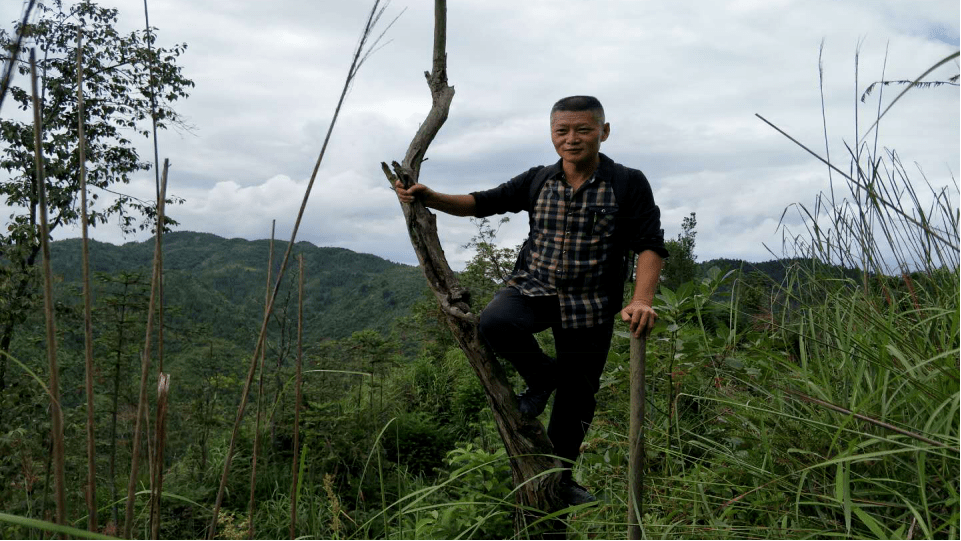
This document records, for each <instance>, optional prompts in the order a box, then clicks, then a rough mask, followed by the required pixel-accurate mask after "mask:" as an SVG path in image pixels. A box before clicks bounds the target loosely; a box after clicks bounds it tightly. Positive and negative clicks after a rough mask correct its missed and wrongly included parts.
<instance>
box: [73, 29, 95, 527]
mask: <svg viewBox="0 0 961 541" xmlns="http://www.w3.org/2000/svg"><path fill="white" fill-rule="evenodd" d="M82 59H83V30H82V29H79V28H78V29H77V135H78V139H79V142H78V144H77V149H78V152H79V154H80V156H79V158H78V161H79V165H80V229H81V233H82V237H83V240H82V242H81V250H82V252H83V254H82V266H83V340H84V363H85V364H84V366H85V379H86V381H85V388H86V392H87V529H88V530H90V531H91V532H95V531H97V463H96V458H97V457H96V439H95V436H94V422H93V315H92V314H93V290H92V289H91V288H90V246H89V235H88V232H87V229H88V227H89V224H88V223H87V222H88V220H87V149H86V144H87V141H86V137H85V136H84V131H83V130H84V125H83V118H84V117H83V66H82V64H81V61H82Z"/></svg>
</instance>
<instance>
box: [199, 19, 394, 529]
mask: <svg viewBox="0 0 961 541" xmlns="http://www.w3.org/2000/svg"><path fill="white" fill-rule="evenodd" d="M379 5H380V0H375V1H374V5H373V7H372V8H371V11H370V14H369V16H368V18H367V24H366V25H365V26H364V31H363V33H362V34H361V38H360V42H359V43H358V44H357V49H356V50H355V51H354V57H353V60H352V62H351V65H350V68H349V70H348V72H347V77H346V79H345V80H344V87H343V89H342V90H341V93H340V99H339V100H338V102H337V107H336V108H335V109H334V116H333V117H332V118H331V120H330V125H329V126H328V128H327V135H326V136H325V137H324V143H323V145H322V146H321V148H320V156H318V157H317V162H316V163H315V164H314V170H313V172H312V173H311V175H310V180H309V181H308V182H307V190H306V191H305V193H304V198H303V201H301V203H300V210H299V211H298V213H297V220H296V221H295V222H294V228H293V231H292V232H291V235H290V243H289V244H288V245H287V250H286V251H285V252H284V257H283V260H282V261H281V264H280V270H279V271H278V274H277V279H276V280H275V281H274V290H273V293H272V294H271V296H270V309H271V310H272V309H273V305H274V301H275V299H276V298H277V291H278V290H279V289H280V284H281V282H282V281H283V278H284V272H285V271H286V270H287V262H288V261H289V259H290V253H291V251H292V250H293V248H294V243H295V242H296V240H297V231H298V230H299V229H300V223H301V221H303V218H304V211H305V210H306V208H307V201H308V200H309V199H310V192H311V190H312V189H313V187H314V182H315V181H316V180H317V173H318V171H319V170H320V164H321V163H322V162H323V160H324V155H325V154H326V152H327V145H328V144H329V143H330V136H331V134H332V133H333V131H334V125H335V124H336V123H337V118H338V117H339V116H340V109H341V107H342V106H343V104H344V100H345V99H346V98H347V91H348V90H349V89H350V84H351V82H352V81H353V80H354V77H355V76H356V75H357V70H359V69H360V66H361V65H362V64H363V63H364V60H366V59H367V58H368V56H369V55H370V47H375V46H376V45H377V43H378V41H379V39H378V40H377V41H374V43H373V44H372V45H370V47H368V38H369V37H370V34H371V32H372V31H373V28H374V25H375V24H376V23H377V21H378V20H379V19H380V16H381V14H382V13H383V9H380V10H378V6H379ZM269 312H270V310H268V313H269ZM266 333H267V318H264V321H263V322H262V323H261V325H260V334H259V337H258V338H257V345H256V346H255V347H254V354H253V357H252V358H251V361H250V368H249V370H248V371H247V379H246V381H245V382H244V389H243V392H242V393H241V398H240V405H239V406H238V407H237V416H236V417H235V418H234V428H233V431H232V432H231V435H230V443H229V444H228V446H227V456H226V457H224V470H223V473H222V475H221V476H220V487H219V488H218V489H217V498H216V500H215V501H214V509H213V513H212V517H211V521H210V527H209V528H208V529H207V538H208V539H213V538H214V536H216V534H217V519H218V517H219V516H220V505H221V504H222V503H223V497H224V490H225V489H226V487H227V476H228V475H229V474H230V464H231V462H232V461H233V454H234V446H235V445H236V443H237V435H238V433H239V431H240V422H241V421H242V420H243V417H244V411H245V410H246V408H247V399H248V397H249V396H250V386H251V385H252V384H253V380H254V374H255V373H256V369H257V358H258V357H259V356H260V354H261V351H262V349H263V347H264V339H265V336H266Z"/></svg>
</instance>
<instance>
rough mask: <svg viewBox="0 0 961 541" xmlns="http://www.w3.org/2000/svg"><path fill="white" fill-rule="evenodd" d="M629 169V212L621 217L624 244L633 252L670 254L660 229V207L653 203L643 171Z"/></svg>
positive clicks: (666, 255) (649, 186)
mask: <svg viewBox="0 0 961 541" xmlns="http://www.w3.org/2000/svg"><path fill="white" fill-rule="evenodd" d="M629 171H630V182H629V186H630V187H631V188H632V189H631V191H630V195H629V199H630V201H629V205H628V208H629V209H630V210H629V213H628V214H627V215H626V216H624V217H623V219H624V221H625V222H626V223H625V224H624V228H623V231H624V246H625V247H626V248H627V249H628V250H631V251H633V252H635V253H638V254H639V253H641V252H643V251H645V250H653V251H654V252H655V253H657V254H658V255H659V256H661V257H662V258H667V257H669V256H670V254H669V253H668V251H667V248H665V246H664V230H663V229H661V209H659V208H658V206H657V205H656V204H654V194H653V192H652V191H651V185H650V183H649V182H648V181H647V177H645V176H644V173H641V172H640V171H638V170H636V169H631V170H629Z"/></svg>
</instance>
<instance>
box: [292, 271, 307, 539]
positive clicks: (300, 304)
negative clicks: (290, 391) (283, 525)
mask: <svg viewBox="0 0 961 541" xmlns="http://www.w3.org/2000/svg"><path fill="white" fill-rule="evenodd" d="M297 262H298V263H299V267H300V279H299V280H298V288H297V293H298V297H297V298H298V301H297V381H296V383H295V384H294V386H295V391H294V392H295V393H296V396H295V399H294V459H293V466H292V467H291V481H290V538H291V539H294V538H296V537H297V493H298V491H297V482H298V479H297V476H298V474H299V473H300V402H301V400H302V395H301V383H302V376H303V362H304V361H303V359H304V254H300V255H298V256H297Z"/></svg>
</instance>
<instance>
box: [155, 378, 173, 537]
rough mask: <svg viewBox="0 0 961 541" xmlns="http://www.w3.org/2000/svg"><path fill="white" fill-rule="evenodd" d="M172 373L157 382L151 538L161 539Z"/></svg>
mask: <svg viewBox="0 0 961 541" xmlns="http://www.w3.org/2000/svg"><path fill="white" fill-rule="evenodd" d="M169 393H170V374H164V373H162V372H161V373H160V378H159V380H158V382H157V451H156V454H157V456H156V457H155V458H154V461H153V464H154V472H153V477H154V483H153V491H152V492H151V498H150V538H151V539H160V495H161V494H163V480H164V478H163V464H164V444H165V443H166V442H167V395H168V394H169Z"/></svg>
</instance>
